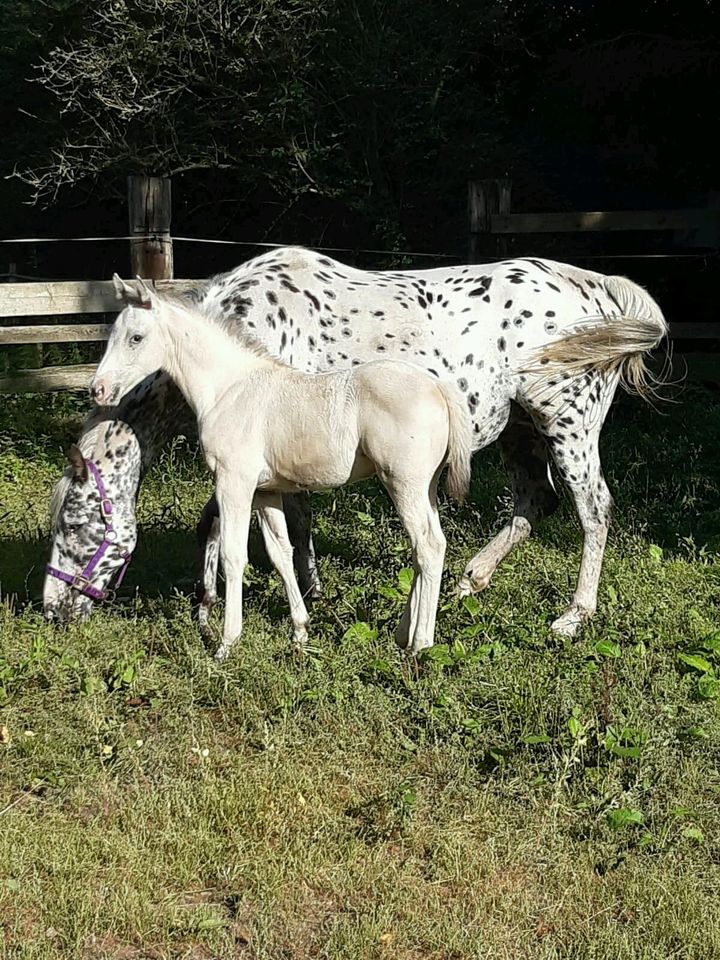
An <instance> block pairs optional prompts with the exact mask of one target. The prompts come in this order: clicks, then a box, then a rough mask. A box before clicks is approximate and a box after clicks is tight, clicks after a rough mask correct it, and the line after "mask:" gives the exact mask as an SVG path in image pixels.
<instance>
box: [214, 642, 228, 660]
mask: <svg viewBox="0 0 720 960" xmlns="http://www.w3.org/2000/svg"><path fill="white" fill-rule="evenodd" d="M229 653H230V648H229V647H223V646H222V645H220V646H219V647H218V648H217V650H216V651H215V656H214V657H213V659H214V661H215V663H224V662H225V660H227V658H228V655H229Z"/></svg>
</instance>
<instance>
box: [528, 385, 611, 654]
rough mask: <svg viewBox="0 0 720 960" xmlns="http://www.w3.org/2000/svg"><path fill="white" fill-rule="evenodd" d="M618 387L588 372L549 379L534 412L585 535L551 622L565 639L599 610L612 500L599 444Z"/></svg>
mask: <svg viewBox="0 0 720 960" xmlns="http://www.w3.org/2000/svg"><path fill="white" fill-rule="evenodd" d="M561 385H562V386H561ZM616 387H617V378H616V377H613V378H610V379H606V378H604V377H601V376H599V375H593V376H591V375H590V374H586V375H584V376H583V377H581V378H574V379H569V378H568V379H563V380H560V381H552V380H550V381H548V384H547V388H546V390H545V394H546V399H545V401H544V403H541V404H540V405H539V407H538V408H537V414H538V419H540V417H543V421H542V423H541V427H540V428H541V429H542V431H543V434H544V435H545V437H546V438H547V441H548V444H549V447H550V450H551V451H552V456H553V459H554V460H555V463H556V465H557V468H558V471H559V473H560V476H561V477H562V479H563V480H564V482H565V484H566V486H567V488H568V490H569V491H570V494H571V496H572V498H573V501H574V503H575V507H576V509H577V512H578V516H579V517H580V524H581V526H582V529H583V534H584V541H583V550H582V559H581V561H580V575H579V577H578V582H577V587H576V589H575V593H574V595H573V598H572V601H571V603H570V605H569V607H568V608H567V610H566V611H565V613H564V614H563V615H562V616H560V617H558V618H557V620H555V622H554V623H553V624H552V629H553V630H554V631H555V633H559V634H561V635H562V636H565V637H572V636H574V635H575V634H576V633H577V631H578V629H579V627H580V626H581V624H582V623H583V622H584V621H585V620H588V619H589V618H590V617H591V616H592V615H593V614H594V613H595V608H596V606H597V591H598V583H599V580H600V571H601V568H602V561H603V555H604V553H605V543H606V541H607V535H608V530H609V528H610V515H611V511H612V497H611V495H610V491H609V490H608V487H607V484H606V483H605V478H604V477H603V472H602V466H601V464H600V452H599V449H598V444H599V440H600V431H601V429H602V425H603V423H604V421H605V417H606V415H607V412H608V410H609V408H610V404H611V403H612V399H613V396H614V394H615V389H616ZM558 388H559V389H558ZM553 390H554V393H553Z"/></svg>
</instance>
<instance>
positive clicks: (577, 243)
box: [0, 0, 720, 319]
mask: <svg viewBox="0 0 720 960" xmlns="http://www.w3.org/2000/svg"><path fill="white" fill-rule="evenodd" d="M438 4H440V5H445V4H446V0H429V2H428V3H427V4H422V5H416V9H417V10H418V11H421V6H422V11H421V13H420V12H418V16H420V15H422V18H423V20H422V22H423V24H426V23H427V24H429V25H432V22H433V19H432V18H433V8H434V7H436V6H437V5H438ZM376 6H378V4H377V3H375V2H369V3H368V6H367V9H368V15H370V13H371V12H372V10H373V9H374V8H375V7H376ZM451 6H452V7H453V10H454V12H455V14H456V15H457V22H458V23H460V24H462V23H463V22H465V23H467V24H469V25H472V22H473V20H472V18H473V17H476V16H480V15H482V14H483V7H484V5H483V4H482V3H474V2H469V0H468V2H459V0H458V2H455V3H452V4H451ZM0 7H4V8H5V10H3V11H2V12H3V13H5V32H4V35H3V37H2V41H0V42H1V43H2V50H1V51H0V52H2V54H3V59H2V66H1V67H0V90H2V94H1V96H2V103H1V106H2V120H3V130H4V137H3V141H2V144H1V145H0V164H1V165H2V168H3V170H4V172H5V174H6V175H7V174H8V173H11V172H12V170H13V169H15V168H23V167H25V166H27V165H28V164H32V163H34V162H37V159H38V157H40V158H42V156H43V155H47V154H48V153H49V152H50V151H51V150H52V149H53V145H54V143H55V142H56V141H57V138H58V136H59V135H60V133H61V131H62V130H63V125H64V124H65V125H67V124H70V123H72V118H68V117H65V118H63V117H58V115H57V108H56V107H57V105H56V104H54V103H53V102H52V98H50V97H49V96H48V94H47V92H46V91H45V90H44V89H43V88H42V87H41V86H40V85H38V84H37V83H29V82H28V80H27V78H28V77H31V76H34V75H35V74H34V73H33V64H35V63H37V62H38V61H39V60H40V59H41V58H42V57H43V56H44V55H46V53H47V51H48V50H50V49H51V48H52V47H53V45H57V44H61V45H62V44H63V43H64V42H66V41H67V38H68V37H69V38H72V37H73V36H75V35H77V34H78V33H82V30H83V29H85V28H84V27H83V26H82V24H83V23H84V22H85V21H84V18H87V16H88V10H89V9H90V8H89V5H88V4H86V3H77V2H72V0H63V2H61V0H54V2H53V3H52V4H50V5H45V4H40V3H38V2H36V0H33V2H30V0H23V2H20V3H18V2H14V3H9V0H0ZM506 7H507V17H508V23H511V24H512V34H513V35H512V37H511V38H510V39H509V40H508V43H507V46H506V48H503V49H501V48H500V47H502V46H503V45H500V46H498V45H497V44H495V46H494V47H491V48H490V52H488V50H487V49H481V48H480V47H478V51H477V56H476V57H475V59H473V55H472V49H471V50H470V53H469V54H468V55H467V56H466V58H465V61H464V62H463V63H462V64H461V67H460V69H459V70H458V71H457V72H456V74H455V75H454V78H453V81H452V82H453V84H454V85H455V88H454V89H453V91H452V97H451V98H449V99H448V104H458V105H459V112H458V117H456V118H453V121H452V123H453V125H452V126H451V127H450V128H449V129H450V130H451V132H452V136H450V137H446V138H445V140H444V141H442V142H441V146H440V147H438V142H439V140H438V137H437V136H436V135H435V133H434V132H433V131H430V130H428V133H427V147H428V156H423V143H424V141H423V138H422V135H420V136H419V138H418V139H417V141H416V142H415V143H414V147H413V149H414V155H415V157H416V159H417V163H416V164H415V165H412V164H411V165H408V163H407V160H402V161H400V160H398V159H397V158H398V155H399V151H398V150H396V149H395V148H396V145H395V144H393V142H392V136H391V135H390V136H387V135H386V137H385V140H384V141H383V142H382V143H380V145H379V148H378V156H379V166H378V169H377V170H376V171H375V172H374V173H375V182H374V181H373V171H370V172H369V174H368V178H369V182H363V183H360V182H359V181H358V182H357V183H353V182H350V183H348V182H343V184H342V187H338V189H321V190H319V191H302V190H297V191H294V192H293V193H292V195H289V194H288V193H285V194H284V193H283V192H282V191H278V190H273V189H272V188H271V186H269V184H268V183H267V182H260V178H257V177H256V178H254V179H249V178H248V174H247V170H246V169H242V168H239V169H238V170H222V171H212V170H202V171H192V172H189V173H185V174H181V175H178V176H175V177H174V178H173V232H174V233H175V234H177V235H185V236H199V237H215V238H227V239H235V240H247V241H268V242H282V243H303V244H308V245H324V246H329V247H351V248H353V249H358V248H379V249H389V248H390V247H391V246H392V247H394V248H395V249H409V250H414V251H428V252H441V253H447V254H450V255H453V256H455V257H457V258H458V259H463V257H464V256H465V254H466V251H467V221H466V213H465V202H466V181H467V179H468V178H475V177H476V178H484V177H496V176H509V177H511V178H512V185H513V186H512V189H513V210H515V211H533V210H552V211H558V210H577V209H580V210H582V209H595V210H602V209H643V208H647V209H653V208H656V209H662V208H678V207H695V206H699V207H706V206H712V207H719V206H720V187H718V173H717V170H718V162H717V150H716V148H715V147H714V146H712V145H713V144H714V142H715V127H716V125H717V118H718V116H720V110H719V109H718V108H719V107H720V102H719V101H720V95H719V93H718V91H719V90H720V83H719V81H720V70H719V69H718V64H719V56H718V45H717V37H718V21H719V19H720V13H719V7H720V5H718V4H716V3H715V4H713V3H711V2H710V0H686V2H684V3H682V4H680V3H677V2H671V0H655V2H652V0H636V2H627V0H626V2H624V3H621V2H617V0H604V2H600V0H576V2H574V3H572V4H567V3H563V2H561V0H541V2H532V3H524V2H517V3H511V2H508V3H507V4H506ZM438 9H439V8H438ZM427 39H428V41H429V42H431V43H432V44H436V45H437V49H438V50H440V49H441V48H442V45H443V43H444V42H445V38H444V37H443V35H441V34H438V35H437V36H436V37H429V38H427ZM402 42H403V39H402V35H401V36H400V37H399V38H398V36H397V34H395V35H393V36H392V37H388V38H387V50H386V51H385V52H386V54H387V57H386V60H385V61H383V54H384V48H383V44H385V43H386V38H385V37H380V39H379V41H378V44H379V46H378V51H379V52H378V62H379V66H378V68H377V69H378V71H382V70H387V68H388V63H387V58H391V57H394V58H396V59H398V60H401V59H402V58H406V57H410V56H411V55H412V51H411V49H410V48H408V49H407V50H405V49H403V46H402ZM348 55H349V56H350V54H348ZM361 66H362V68H363V69H365V68H366V67H367V64H362V65H359V66H358V69H361ZM349 69H350V70H352V69H353V66H352V65H350V68H349ZM368 76H370V78H371V79H370V81H368V84H369V86H368V95H369V97H372V96H380V94H379V93H378V92H377V91H373V88H372V82H371V81H372V77H373V76H375V75H374V74H370V73H368ZM378 76H380V74H379V73H378ZM382 77H383V86H382V96H383V97H386V98H389V99H388V100H387V101H386V103H387V104H388V105H389V104H391V105H392V106H393V108H394V109H400V110H402V108H403V103H402V102H400V103H397V102H394V100H395V99H397V98H406V99H407V109H408V110H410V109H411V107H412V103H411V100H412V96H413V91H412V90H408V89H407V87H406V86H398V87H397V89H396V90H395V89H394V88H393V86H392V84H390V85H388V84H387V82H386V80H387V77H386V75H385V74H382ZM379 89H380V87H379V86H378V90H379ZM491 100H492V103H491V104H490V101H491ZM367 117H368V114H367V112H366V111H364V110H363V109H360V108H358V110H357V123H356V126H355V128H354V129H351V128H348V127H345V128H343V137H345V138H346V142H347V146H346V149H352V141H353V138H355V137H360V138H362V137H364V136H367V130H366V127H365V125H366V124H367V122H368V119H367ZM465 117H466V119H465ZM483 124H486V129H483V131H482V133H483V134H484V135H485V139H484V140H483V141H482V142H483V145H484V146H483V150H482V156H479V157H478V156H476V155H473V153H472V151H471V150H469V149H468V147H469V145H471V144H472V143H474V142H475V140H474V139H473V138H477V137H478V128H479V127H482V126H483ZM238 151H239V152H241V151H242V138H241V137H239V139H238ZM411 160H412V157H411ZM403 163H404V164H405V166H403ZM127 172H129V171H128V170H123V169H116V170H111V171H107V172H105V173H103V174H102V175H100V176H99V177H98V178H97V179H95V180H91V181H82V182H79V183H78V184H77V185H76V186H74V187H69V188H65V189H63V190H62V191H60V192H59V194H58V195H57V197H55V198H53V199H52V201H51V202H50V203H49V204H48V203H47V202H46V203H45V205H35V206H32V205H28V200H29V198H30V192H29V190H28V188H27V186H26V185H25V184H23V183H22V182H21V181H20V180H18V179H4V180H2V181H0V207H1V209H2V211H3V216H2V219H1V221H0V230H1V235H2V236H3V237H13V236H41V237H42V236H62V237H71V236H82V235H93V236H97V235H117V234H125V233H126V230H127V223H126V217H127V214H126V207H125V174H126V173H127ZM146 172H148V173H154V172H156V171H153V170H147V171H146ZM379 180H382V181H383V182H382V184H380V183H379V182H378V181H379ZM328 182H329V183H330V186H331V187H333V186H334V185H333V183H332V175H330V178H329V181H328ZM389 238H392V242H390V239H389ZM716 245H717V237H715V236H713V235H711V234H708V235H705V236H703V235H700V234H698V233H695V234H693V235H678V234H675V235H672V234H664V235H660V234H648V233H643V234H642V235H640V234H637V235H633V234H605V235H600V236H597V235H595V236H585V237H572V236H569V235H565V236H563V237H560V238H552V237H548V236H536V237H523V238H519V239H517V240H515V241H513V242H512V244H511V248H510V252H515V253H520V254H526V253H534V254H540V255H547V256H553V257H557V258H559V259H567V260H570V261H574V262H578V263H585V264H587V265H592V266H596V267H597V268H598V269H602V270H605V271H606V272H622V273H629V274H630V275H631V276H633V278H634V279H637V280H639V281H640V282H645V283H648V284H649V285H650V286H651V288H652V289H653V292H659V293H660V294H661V295H664V296H665V297H666V298H670V302H671V306H672V311H671V312H675V313H676V315H677V317H678V318H680V317H679V315H680V314H681V313H683V312H685V311H688V310H689V312H691V313H692V314H693V317H692V318H693V319H716V318H715V316H714V314H713V313H712V311H713V310H714V305H712V307H710V306H709V305H708V296H707V293H708V291H709V290H710V289H711V283H712V277H714V275H715V272H716V271H715V263H714V261H712V260H705V259H697V260H696V259H684V260H677V261H674V260H663V261H639V260H629V261H625V260H608V261H603V260H595V259H589V258H593V257H597V256H609V255H611V254H614V255H619V254H631V253H648V252H653V251H655V252H666V253H667V252H678V253H680V252H682V253H684V254H694V253H705V252H708V251H712V250H713V249H714V248H715V246H716ZM256 252H258V250H257V248H252V247H224V246H217V247H216V246H205V245H199V244H188V243H178V244H177V245H176V249H175V264H176V275H177V276H204V275H207V274H209V273H211V272H214V271H217V270H221V269H228V268H230V267H232V266H233V265H235V264H236V263H238V262H239V261H241V260H243V259H246V258H247V257H248V256H251V255H253V254H254V253H256ZM338 256H339V258H340V259H346V260H352V261H354V262H357V263H359V264H361V265H380V264H382V263H383V262H384V258H382V257H378V256H374V255H373V256H371V255H362V254H357V255H353V254H351V253H348V254H338ZM585 258H588V259H585ZM127 259H128V257H127V245H126V244H125V243H123V242H119V243H94V244H84V245H82V246H80V245H75V244H54V245H44V244H37V245H28V246H19V245H3V246H0V273H4V272H6V271H7V270H8V268H9V265H10V264H15V269H16V271H17V272H18V273H20V274H25V275H29V276H38V277H47V278H53V279H62V278H105V277H107V276H108V275H109V274H110V272H111V271H113V270H115V269H120V270H122V269H124V268H126V266H127ZM385 259H387V258H385ZM396 262H397V260H396ZM412 262H413V263H421V264H423V265H428V266H429V265H434V264H435V263H436V261H431V260H429V259H428V260H423V259H419V260H414V261H412ZM442 262H443V261H437V264H438V265H439V264H441V263H442ZM697 290H701V291H702V293H701V295H697V296H696V295H695V292H696V291H697ZM688 297H690V300H689V301H688V299H687V298H688ZM668 302H669V301H668V300H667V299H666V300H664V301H663V303H664V305H665V307H666V311H667V310H668ZM688 304H689V306H688Z"/></svg>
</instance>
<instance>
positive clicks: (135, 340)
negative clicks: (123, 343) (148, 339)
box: [130, 333, 143, 347]
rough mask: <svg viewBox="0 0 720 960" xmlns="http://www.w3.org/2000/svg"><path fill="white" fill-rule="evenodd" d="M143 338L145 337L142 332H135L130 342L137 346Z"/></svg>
mask: <svg viewBox="0 0 720 960" xmlns="http://www.w3.org/2000/svg"><path fill="white" fill-rule="evenodd" d="M142 339H143V338H142V334H141V333H134V334H133V335H132V336H131V337H130V343H131V344H132V345H133V346H134V347H135V346H137V344H138V343H142Z"/></svg>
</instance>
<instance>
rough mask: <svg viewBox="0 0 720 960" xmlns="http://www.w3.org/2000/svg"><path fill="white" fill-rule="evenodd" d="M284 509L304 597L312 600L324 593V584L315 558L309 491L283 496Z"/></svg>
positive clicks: (296, 569)
mask: <svg viewBox="0 0 720 960" xmlns="http://www.w3.org/2000/svg"><path fill="white" fill-rule="evenodd" d="M283 509H284V511H285V520H286V522H287V530H288V535H289V537H290V541H291V543H292V545H293V548H294V552H293V561H294V564H295V571H296V573H297V577H298V581H299V583H300V590H301V591H302V595H303V597H306V598H309V599H311V600H315V599H317V598H318V597H319V596H321V595H322V584H321V582H320V575H319V573H318V569H317V562H316V560H315V545H314V544H313V539H312V532H311V529H310V528H311V521H312V511H311V509H310V497H309V495H308V494H307V493H288V494H285V495H284V496H283Z"/></svg>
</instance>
